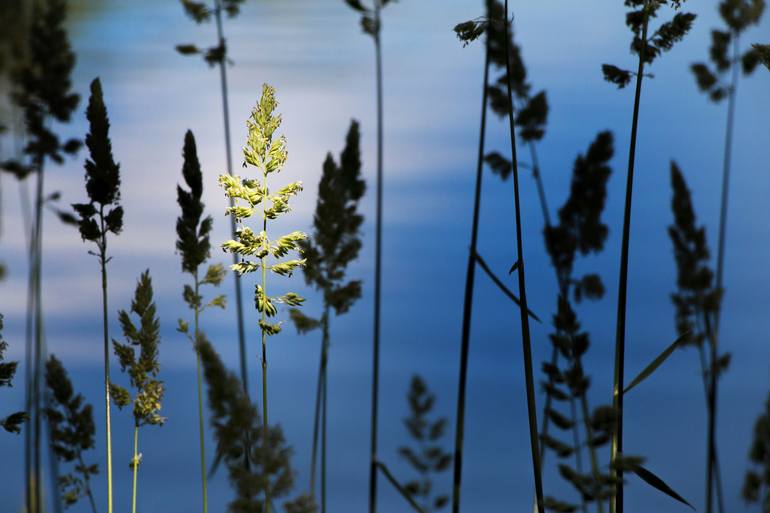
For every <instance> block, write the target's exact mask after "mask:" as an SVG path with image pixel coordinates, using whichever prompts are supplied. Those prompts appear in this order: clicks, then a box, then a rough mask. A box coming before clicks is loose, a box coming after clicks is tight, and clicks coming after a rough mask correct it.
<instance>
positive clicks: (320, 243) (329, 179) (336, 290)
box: [289, 121, 366, 513]
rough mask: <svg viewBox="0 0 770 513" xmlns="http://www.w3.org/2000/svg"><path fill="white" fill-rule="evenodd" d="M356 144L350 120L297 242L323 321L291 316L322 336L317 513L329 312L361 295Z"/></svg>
mask: <svg viewBox="0 0 770 513" xmlns="http://www.w3.org/2000/svg"><path fill="white" fill-rule="evenodd" d="M359 144H360V134H359V129H358V122H356V121H352V122H351V124H350V129H349V130H348V134H347V137H346V143H345V149H344V150H343V151H342V154H341V155H340V161H339V164H337V163H336V162H335V161H334V158H333V157H332V155H331V153H329V154H327V155H326V160H325V161H324V163H323V173H322V175H321V181H320V183H319V184H318V201H317V202H316V210H315V215H314V216H313V227H314V231H313V235H312V238H308V239H305V240H303V241H300V243H299V247H300V249H301V250H302V255H303V256H304V257H305V259H306V262H305V266H304V267H303V269H302V270H303V273H304V275H305V281H306V282H307V284H308V285H311V286H313V287H314V288H315V289H316V290H318V291H320V292H321V293H322V294H323V313H322V314H321V318H320V319H314V318H311V317H308V316H306V315H304V314H303V313H302V312H301V311H300V310H298V309H292V310H291V311H290V312H289V313H290V314H291V319H292V321H294V324H295V326H296V328H297V331H298V332H300V333H307V332H308V331H311V330H314V329H316V328H320V329H321V332H322V340H321V361H320V365H319V369H318V384H317V388H316V403H315V415H314V420H313V449H312V456H311V466H310V494H311V495H312V496H315V476H316V454H317V446H318V432H319V417H320V419H321V421H320V431H321V433H322V434H321V513H325V511H326V432H327V431H326V408H327V367H328V361H329V345H330V343H331V337H330V333H329V332H330V329H329V325H330V314H331V311H332V310H334V313H335V314H337V315H341V314H344V313H346V312H347V311H348V310H350V307H351V306H353V303H354V302H355V301H356V300H357V299H358V298H359V297H361V281H360V280H351V281H347V282H346V281H345V278H346V276H345V272H346V270H347V266H348V265H349V264H350V262H352V261H353V260H355V259H356V258H357V257H358V253H359V251H360V249H361V237H360V234H359V230H360V228H361V224H362V223H363V220H364V218H363V216H362V215H361V214H360V213H359V212H358V203H359V201H360V200H361V198H362V197H363V195H364V191H365V190H366V184H365V182H364V181H363V180H362V179H361V151H360V149H359Z"/></svg>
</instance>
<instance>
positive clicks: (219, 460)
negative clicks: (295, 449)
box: [197, 334, 315, 513]
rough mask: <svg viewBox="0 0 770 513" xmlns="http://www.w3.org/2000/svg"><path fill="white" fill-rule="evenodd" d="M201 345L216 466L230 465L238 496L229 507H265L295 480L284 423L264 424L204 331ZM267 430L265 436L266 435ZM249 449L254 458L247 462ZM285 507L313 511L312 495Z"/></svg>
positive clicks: (238, 510)
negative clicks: (285, 437) (245, 455)
mask: <svg viewBox="0 0 770 513" xmlns="http://www.w3.org/2000/svg"><path fill="white" fill-rule="evenodd" d="M197 351H198V353H199V354H200V357H201V363H202V366H203V374H204V376H205V380H206V384H207V387H208V403H209V410H210V412H211V416H210V420H209V422H210V424H211V428H212V430H213V432H214V438H215V440H216V452H215V458H214V462H213V466H212V472H214V471H215V470H216V469H217V468H218V467H219V466H220V465H224V466H225V467H226V468H227V474H228V479H229V481H230V484H231V486H232V487H233V489H234V491H235V498H234V499H233V500H232V501H231V502H230V504H229V505H228V511H229V512H230V513H254V512H257V513H264V512H265V509H264V508H265V500H266V498H267V497H270V498H271V500H276V499H279V498H281V497H284V496H286V495H287V494H288V493H289V492H290V491H291V487H292V485H293V483H294V473H293V471H292V469H291V467H290V462H289V459H290V457H291V448H290V447H288V446H287V445H286V441H285V439H284V436H283V431H282V430H281V428H280V427H274V426H271V427H270V428H269V429H268V430H267V431H265V430H264V429H263V426H264V425H263V423H262V419H261V418H260V415H259V411H258V409H257V408H256V407H255V406H254V405H253V404H252V403H251V401H250V400H249V398H248V397H247V396H246V394H245V392H244V391H243V387H242V384H241V382H240V381H239V380H238V378H237V377H236V376H235V375H233V374H232V373H230V372H229V371H228V370H227V369H226V368H225V366H224V364H223V363H222V361H221V359H220V358H219V355H217V353H216V351H215V350H214V348H213V347H212V345H211V343H210V342H209V341H208V340H207V339H206V338H205V336H204V335H202V334H201V335H200V336H199V339H198V341H197ZM265 433H267V436H265ZM247 451H248V452H250V454H249V457H248V459H249V461H250V462H251V464H250V465H249V466H248V467H246V466H244V465H243V460H244V454H245V453H246V452H247ZM286 511H287V513H312V512H313V511H315V504H314V502H313V500H312V498H310V497H307V496H300V497H298V498H297V499H296V500H295V501H292V502H291V503H289V504H287V505H286Z"/></svg>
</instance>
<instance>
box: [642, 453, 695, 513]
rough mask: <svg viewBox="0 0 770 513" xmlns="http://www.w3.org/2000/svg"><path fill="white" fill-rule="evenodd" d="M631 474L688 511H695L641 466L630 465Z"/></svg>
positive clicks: (659, 479)
mask: <svg viewBox="0 0 770 513" xmlns="http://www.w3.org/2000/svg"><path fill="white" fill-rule="evenodd" d="M630 470H631V472H633V473H634V474H636V475H637V476H639V478H640V479H641V480H642V481H644V482H645V483H647V484H648V485H650V486H652V487H653V488H655V489H656V490H658V491H660V492H663V493H665V494H666V495H668V496H669V497H671V498H672V499H674V500H676V501H679V502H681V503H682V504H685V505H686V506H689V507H690V509H692V510H693V511H695V508H694V507H693V505H692V504H690V503H689V502H687V501H686V500H685V499H684V498H683V497H682V496H681V495H679V494H678V493H676V492H675V491H674V490H673V489H672V488H671V487H670V486H668V485H667V484H666V483H665V482H664V481H663V480H662V479H661V478H659V477H658V476H656V475H655V474H653V473H652V472H650V471H649V470H647V469H646V468H644V467H643V466H641V465H636V464H634V465H631V467H630Z"/></svg>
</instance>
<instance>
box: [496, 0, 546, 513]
mask: <svg viewBox="0 0 770 513" xmlns="http://www.w3.org/2000/svg"><path fill="white" fill-rule="evenodd" d="M505 16H506V18H507V17H508V0H505ZM503 25H504V26H505V30H504V34H505V45H506V48H505V70H506V85H507V89H508V107H509V109H508V125H509V131H510V137H511V167H512V174H513V194H514V203H515V207H516V251H517V253H518V257H519V265H518V276H519V301H520V302H521V307H520V308H519V314H520V317H521V338H522V346H523V351H524V374H525V382H526V388H527V410H528V418H529V440H530V446H531V452H532V471H533V474H534V480H535V496H536V498H537V509H538V511H539V513H543V512H544V504H543V482H542V479H543V478H542V473H541V469H540V449H539V447H538V445H539V439H538V433H537V405H536V404H535V385H534V376H533V372H532V342H531V339H530V333H529V315H528V312H529V308H528V307H527V288H526V280H525V273H524V244H523V240H522V239H523V237H522V226H521V205H520V201H519V164H518V161H517V159H516V127H515V125H514V120H513V93H512V90H511V56H510V52H509V51H508V45H509V43H510V41H509V34H508V33H509V31H510V24H509V23H508V22H507V19H506V20H503Z"/></svg>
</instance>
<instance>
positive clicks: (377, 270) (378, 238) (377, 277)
mask: <svg viewBox="0 0 770 513" xmlns="http://www.w3.org/2000/svg"><path fill="white" fill-rule="evenodd" d="M380 1H381V0H374V23H375V27H376V31H375V34H374V53H375V66H376V82H377V207H376V208H377V212H376V217H377V219H376V221H375V225H376V228H375V243H374V330H373V331H374V333H373V336H372V339H373V340H372V412H371V440H370V459H369V513H375V512H376V511H377V414H378V409H379V392H380V390H379V388H380V298H381V278H382V139H383V137H382V48H381V46H380V31H381V27H380Z"/></svg>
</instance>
